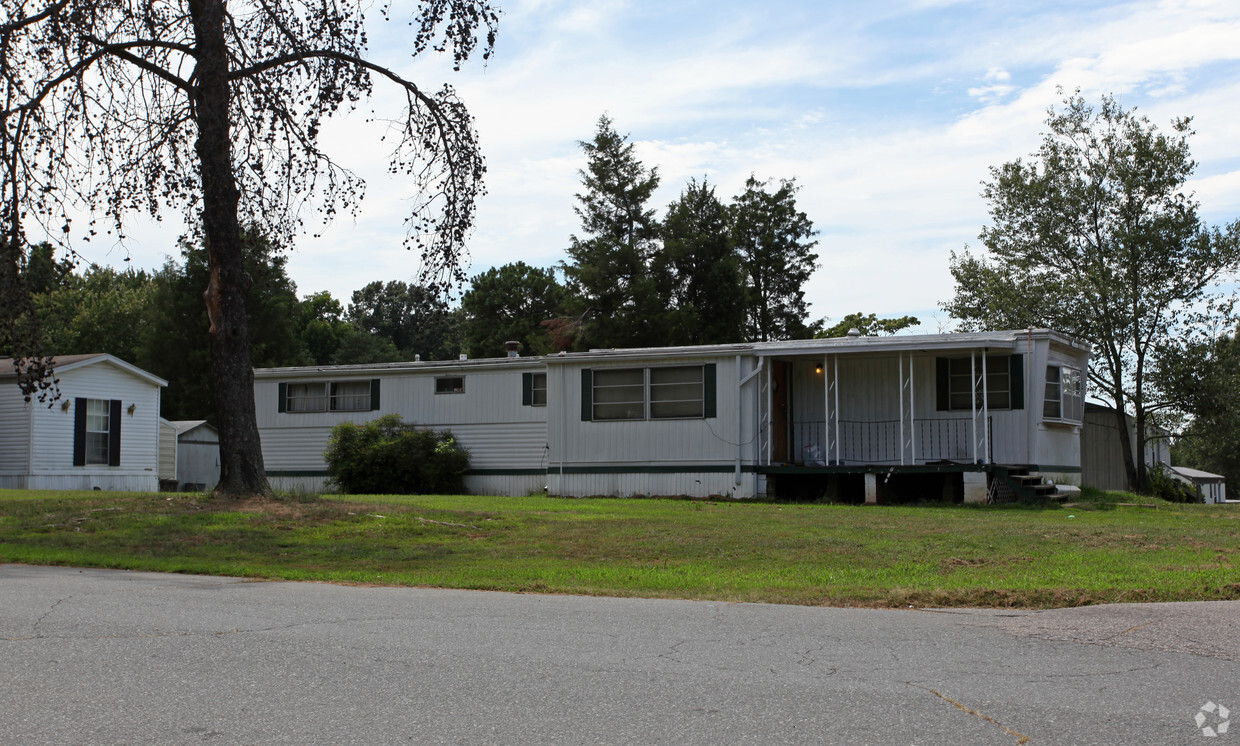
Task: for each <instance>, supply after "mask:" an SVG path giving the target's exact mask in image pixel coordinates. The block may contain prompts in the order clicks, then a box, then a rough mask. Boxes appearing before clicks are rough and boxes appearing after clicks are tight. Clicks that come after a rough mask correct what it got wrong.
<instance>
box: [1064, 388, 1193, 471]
mask: <svg viewBox="0 0 1240 746" xmlns="http://www.w3.org/2000/svg"><path fill="white" fill-rule="evenodd" d="M1127 417H1128V442H1129V444H1130V445H1131V447H1132V449H1133V451H1134V452H1135V451H1136V448H1137V430H1136V420H1135V419H1134V418H1133V417H1132V415H1128V416H1127ZM1149 435H1150V438H1149V440H1147V441H1146V444H1145V465H1146V467H1147V468H1148V467H1150V466H1153V465H1154V464H1162V465H1163V466H1170V464H1171V453H1170V450H1169V449H1168V447H1167V440H1166V438H1165V437H1162V436H1165V433H1164V432H1162V431H1159V430H1157V429H1155V428H1152V427H1151V428H1149ZM1081 484H1082V485H1083V486H1085V487H1096V488H1098V489H1100V490H1127V489H1131V485H1129V484H1128V473H1127V472H1126V471H1125V470H1124V452H1123V446H1122V443H1121V441H1120V433H1119V427H1118V426H1117V425H1116V423H1115V410H1114V409H1113V408H1112V407H1107V406H1103V405H1101V404H1094V403H1092V402H1086V404H1085V417H1084V420H1083V422H1082V424H1081Z"/></svg>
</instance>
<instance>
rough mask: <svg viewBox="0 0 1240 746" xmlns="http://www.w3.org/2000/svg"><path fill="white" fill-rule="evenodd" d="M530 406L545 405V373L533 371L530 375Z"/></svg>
mask: <svg viewBox="0 0 1240 746" xmlns="http://www.w3.org/2000/svg"><path fill="white" fill-rule="evenodd" d="M530 406H533V407H545V406H547V374H546V373H535V374H533V375H532V376H531V377H530Z"/></svg>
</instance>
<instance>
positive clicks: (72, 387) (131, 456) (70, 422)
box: [0, 354, 167, 492]
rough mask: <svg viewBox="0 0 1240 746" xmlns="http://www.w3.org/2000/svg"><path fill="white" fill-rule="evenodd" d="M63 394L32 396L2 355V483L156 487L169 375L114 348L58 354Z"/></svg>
mask: <svg viewBox="0 0 1240 746" xmlns="http://www.w3.org/2000/svg"><path fill="white" fill-rule="evenodd" d="M53 362H54V370H55V377H56V378H57V379H58V380H59V382H60V384H59V387H60V398H59V399H58V400H57V401H55V402H52V403H51V406H48V405H47V404H40V403H39V402H38V401H32V402H27V401H25V400H24V399H23V397H22V393H21V390H20V389H18V387H17V375H16V372H15V371H14V370H13V365H12V361H11V360H10V359H7V358H6V359H3V360H0V487H7V488H16V489H49V490H89V489H100V490H118V491H134V492H154V491H156V490H157V489H158V487H159V471H158V470H159V435H160V433H159V422H160V417H159V395H160V390H161V389H162V388H163V387H164V386H166V385H167V382H166V381H164V380H163V379H161V378H158V377H157V376H154V375H151V374H150V373H147V372H146V371H144V370H142V369H140V368H137V367H135V366H133V365H130V364H129V363H127V362H125V361H124V360H121V359H120V358H117V357H114V356H112V355H107V354H94V355H62V356H59V357H56V358H54V360H53Z"/></svg>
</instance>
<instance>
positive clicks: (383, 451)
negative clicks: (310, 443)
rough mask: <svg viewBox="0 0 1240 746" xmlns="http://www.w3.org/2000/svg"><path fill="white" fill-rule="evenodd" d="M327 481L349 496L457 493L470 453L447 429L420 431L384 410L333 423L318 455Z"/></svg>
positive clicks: (461, 487)
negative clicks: (364, 419) (359, 421)
mask: <svg viewBox="0 0 1240 746" xmlns="http://www.w3.org/2000/svg"><path fill="white" fill-rule="evenodd" d="M323 457H324V458H325V459H326V460H327V472H328V474H330V475H331V480H332V483H333V484H334V485H335V486H336V487H337V488H338V489H339V490H340V491H341V492H345V493H349V494H354V495H384V494H386V495H391V494H397V495H402V494H403V495H425V494H457V493H462V492H464V491H465V487H464V480H463V477H464V476H465V472H466V471H467V470H468V469H469V452H468V451H466V450H465V449H464V448H462V447H461V446H460V445H459V444H458V443H457V442H456V439H455V438H454V437H452V433H450V432H448V431H447V430H424V429H421V428H419V427H417V426H416V425H415V424H413V423H406V422H402V421H401V418H400V415H396V414H389V415H384V416H383V417H380V418H379V419H377V420H372V421H370V422H368V423H366V424H364V425H356V424H354V423H352V422H344V423H341V424H339V425H336V426H335V427H334V428H332V434H331V438H330V439H329V440H328V442H327V451H326V452H325V453H324V454H323Z"/></svg>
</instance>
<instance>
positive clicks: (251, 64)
mask: <svg viewBox="0 0 1240 746" xmlns="http://www.w3.org/2000/svg"><path fill="white" fill-rule="evenodd" d="M0 7H2V10H0V86H3V91H2V92H3V98H2V100H3V104H0V107H2V108H0V200H2V202H0V293H2V294H3V297H4V300H5V302H4V303H3V304H0V306H3V309H4V310H3V311H2V312H0V313H2V314H3V316H2V317H0V336H3V337H4V338H5V341H7V342H8V343H9V346H11V347H12V348H13V349H14V350H15V352H16V353H17V356H18V358H19V359H18V361H17V363H18V367H19V369H22V370H26V369H28V370H30V371H32V372H33V374H35V376H36V377H37V376H42V375H43V374H45V373H46V372H47V371H46V364H45V363H46V360H45V358H44V357H42V352H41V348H40V346H39V345H38V338H39V333H38V328H37V319H36V318H35V315H34V314H33V313H32V310H31V308H30V302H29V293H28V291H27V290H26V289H25V288H24V286H23V285H22V284H21V283H20V280H19V268H20V266H21V265H22V257H23V256H24V252H25V246H26V237H27V234H28V233H30V232H31V230H34V231H35V232H39V231H45V232H47V234H48V235H50V236H53V237H55V238H54V240H56V241H59V242H61V243H62V244H64V245H66V246H67V245H68V243H69V240H70V237H71V235H74V234H71V231H70V217H71V214H72V213H73V211H74V210H75V209H76V208H78V207H79V206H81V205H85V206H86V207H88V208H89V209H90V210H91V211H92V213H93V214H94V215H96V216H98V218H99V219H100V220H101V221H102V222H101V223H97V222H95V221H93V220H92V222H91V223H90V225H89V226H88V227H87V229H86V233H85V236H83V238H89V237H90V236H92V235H94V234H95V233H96V232H97V231H100V230H104V231H109V232H112V233H113V234H114V235H115V236H118V237H120V236H123V235H124V230H125V226H126V224H127V221H128V219H129V217H130V216H132V215H133V214H134V213H135V212H142V213H147V214H150V215H159V214H161V213H162V212H163V211H164V210H166V209H171V210H179V211H182V212H183V214H184V215H185V217H186V221H187V223H188V224H190V225H191V226H194V230H195V232H197V233H199V234H200V235H201V236H202V239H203V242H204V245H205V247H206V251H207V265H208V267H209V270H210V271H209V280H208V283H207V286H206V288H205V291H206V292H205V298H206V306H207V314H208V319H209V328H208V334H209V335H210V338H211V344H212V353H211V368H212V377H213V388H214V390H215V393H216V400H217V410H216V424H217V426H218V427H219V434H220V449H221V477H220V486H219V487H218V488H217V491H218V492H220V493H221V494H236V495H240V494H248V493H263V492H266V491H267V489H268V488H267V483H266V477H265V473H264V468H263V462H262V453H261V450H260V447H259V440H258V430H257V425H256V421H255V417H254V401H253V385H252V368H251V359H250V349H249V348H250V341H249V327H248V320H247V318H246V313H245V293H246V287H247V284H248V279H247V277H246V273H245V271H244V268H243V261H242V248H241V230H240V226H241V225H242V224H243V223H245V224H249V225H254V226H257V227H258V228H259V229H260V230H261V231H262V232H263V234H264V235H266V236H269V237H271V238H272V239H273V240H275V241H276V242H278V243H284V242H285V241H286V240H287V239H288V238H289V237H291V236H292V235H293V234H295V233H297V232H298V231H300V230H301V227H302V221H303V219H304V215H305V214H306V212H307V211H314V212H318V213H319V214H321V215H323V216H325V217H326V218H330V217H331V216H333V215H335V214H337V213H339V212H342V211H343V212H346V213H347V212H352V211H354V210H356V209H357V206H358V203H359V200H360V199H361V197H362V190H363V187H364V185H363V183H362V181H361V180H360V179H359V178H358V177H357V176H356V175H355V174H353V173H352V172H351V171H349V170H348V169H347V168H346V167H345V166H343V165H342V164H340V163H337V162H336V161H335V160H333V159H332V157H331V156H330V155H329V154H328V153H327V152H325V151H324V150H323V149H322V147H321V145H320V133H321V128H322V124H323V122H324V120H326V119H328V118H330V117H332V116H334V115H337V114H339V113H341V112H347V111H350V110H352V109H354V108H355V107H356V106H357V104H358V102H360V101H361V100H363V99H365V98H367V97H369V96H371V95H372V93H373V91H374V85H375V82H376V81H380V82H382V83H383V84H385V85H391V86H394V88H395V90H396V92H397V95H398V96H399V97H400V100H401V101H402V103H403V105H404V111H403V113H402V114H401V115H400V116H399V117H398V118H397V119H396V121H395V123H394V126H393V128H392V132H393V133H395V137H393V138H390V139H389V140H388V142H389V143H390V144H392V145H393V151H392V156H391V161H390V167H391V170H392V171H393V172H394V173H400V174H404V175H405V176H407V177H408V180H409V184H410V186H411V188H412V189H413V191H414V199H413V201H412V209H411V213H410V216H409V218H408V226H409V236H410V238H409V244H408V245H409V246H410V247H411V248H413V249H414V250H416V251H418V252H419V254H420V256H421V261H422V265H421V266H422V276H423V278H424V282H423V284H426V285H429V286H433V287H438V286H441V285H443V284H445V283H447V282H449V281H452V280H457V281H459V280H461V279H463V270H462V269H461V264H462V262H461V257H462V254H463V251H464V241H465V237H466V235H467V234H468V232H469V230H470V228H471V226H472V224H473V219H474V201H475V198H476V197H477V196H478V195H479V194H480V193H481V191H482V176H483V173H484V171H485V166H484V163H483V160H482V156H481V154H480V152H479V149H478V145H477V139H476V135H475V132H474V130H473V121H472V119H471V117H470V115H469V113H468V112H467V111H466V109H465V107H464V105H463V104H462V102H461V101H460V100H459V99H458V98H457V96H456V94H455V93H454V91H453V90H452V89H451V88H450V87H448V86H445V87H443V88H441V89H440V90H438V91H435V92H428V91H426V90H424V89H423V88H421V87H420V86H418V85H416V84H415V83H413V82H411V81H409V80H406V79H405V78H403V77H402V76H401V75H399V74H398V73H396V72H395V71H393V70H391V69H387V68H384V67H381V66H379V65H377V64H375V63H373V62H371V61H370V60H369V59H367V53H368V47H367V33H366V29H367V22H366V18H365V12H366V10H367V9H369V7H370V6H369V4H368V3H364V2H360V1H359V0H332V1H329V2H323V3H314V2H306V1H305V0H270V1H264V2H260V3H257V4H246V5H244V6H241V7H238V8H232V7H230V6H229V4H228V3H227V2H225V0H177V1H174V2H165V3H157V2H153V1H152V0H116V1H114V2H101V1H100V0H81V1H79V0H72V1H71V0H48V1H47V2H46V4H42V5H40V6H39V7H36V8H34V9H31V8H30V7H29V6H28V4H27V3H25V2H20V1H19V0H5V1H4V2H3V5H2V6H0ZM387 14H388V9H387V7H386V6H383V7H381V8H380V15H382V16H384V17H386V16H387ZM497 18H498V16H497V13H496V12H495V11H494V10H493V9H492V8H491V6H490V4H489V3H488V2H486V1H485V0H424V1H423V2H422V3H420V4H419V9H418V12H417V15H416V16H415V18H414V19H413V23H412V24H411V25H412V26H413V28H414V29H415V30H414V34H413V38H412V40H411V45H410V51H411V53H412V54H413V55H414V56H417V55H420V54H422V53H424V52H428V51H435V52H444V53H447V54H451V55H452V57H453V60H454V63H455V65H457V66H459V65H460V64H461V63H462V62H463V61H464V60H466V59H467V58H468V57H469V56H470V55H471V54H472V53H473V52H475V51H476V50H477V48H478V47H479V45H481V48H482V54H483V56H484V57H486V56H488V55H489V54H490V51H491V48H492V45H493V44H494V40H495V29H496V23H497ZM32 235H33V234H32ZM19 380H21V382H22V383H23V385H24V386H25V387H26V388H27V390H31V389H30V386H29V379H28V378H20V377H19Z"/></svg>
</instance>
